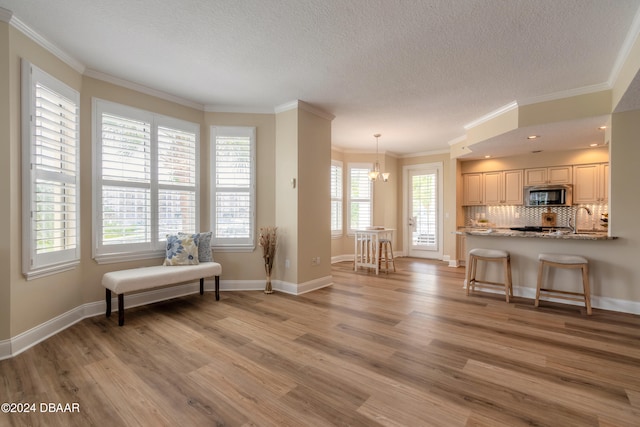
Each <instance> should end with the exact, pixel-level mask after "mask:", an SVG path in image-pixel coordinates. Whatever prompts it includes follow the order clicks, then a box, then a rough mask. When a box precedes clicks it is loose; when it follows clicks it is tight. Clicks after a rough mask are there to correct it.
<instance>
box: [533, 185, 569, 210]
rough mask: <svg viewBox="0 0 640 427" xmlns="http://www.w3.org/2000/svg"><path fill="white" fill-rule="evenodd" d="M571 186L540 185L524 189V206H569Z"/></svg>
mask: <svg viewBox="0 0 640 427" xmlns="http://www.w3.org/2000/svg"><path fill="white" fill-rule="evenodd" d="M572 190H573V189H572V187H571V185H540V186H534V187H525V188H524V205H525V206H571V202H572Z"/></svg>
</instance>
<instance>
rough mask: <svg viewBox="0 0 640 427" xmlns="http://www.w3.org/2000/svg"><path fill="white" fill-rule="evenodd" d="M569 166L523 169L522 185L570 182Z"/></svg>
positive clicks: (570, 168) (570, 169) (570, 172)
mask: <svg viewBox="0 0 640 427" xmlns="http://www.w3.org/2000/svg"><path fill="white" fill-rule="evenodd" d="M572 169H573V168H572V167H571V166H552V167H548V168H531V169H525V170H524V185H526V186H530V185H549V184H571V180H572V178H573V176H572Z"/></svg>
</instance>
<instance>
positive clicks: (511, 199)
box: [483, 169, 523, 205]
mask: <svg viewBox="0 0 640 427" xmlns="http://www.w3.org/2000/svg"><path fill="white" fill-rule="evenodd" d="M483 175H484V176H483V180H484V197H483V199H484V204H485V205H521V204H522V203H523V200H522V170H521V169H519V170H510V171H498V172H485V173H484V174H483Z"/></svg>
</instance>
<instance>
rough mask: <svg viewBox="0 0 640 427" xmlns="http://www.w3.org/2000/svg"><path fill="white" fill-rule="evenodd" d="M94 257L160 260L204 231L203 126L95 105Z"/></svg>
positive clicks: (110, 105)
mask: <svg viewBox="0 0 640 427" xmlns="http://www.w3.org/2000/svg"><path fill="white" fill-rule="evenodd" d="M94 114H95V116H94V128H95V135H94V153H96V162H95V163H96V169H95V172H96V176H95V178H94V181H95V188H94V211H95V215H96V218H97V221H96V229H95V230H94V257H95V258H96V259H97V260H98V261H99V262H109V261H121V260H124V259H139V258H149V257H155V256H159V255H161V254H162V253H163V249H164V243H165V241H166V235H167V234H173V233H177V232H187V233H189V232H191V233H192V232H196V231H197V230H198V223H199V220H198V218H199V215H198V212H199V207H198V206H199V181H198V170H199V167H198V162H197V159H198V153H199V139H200V133H199V128H200V127H199V125H198V124H195V123H190V122H185V121H182V120H178V119H173V118H170V117H165V116H160V115H158V114H154V113H151V112H147V111H143V110H138V109H134V108H130V107H127V106H124V105H119V104H114V103H111V102H107V101H103V100H99V99H94Z"/></svg>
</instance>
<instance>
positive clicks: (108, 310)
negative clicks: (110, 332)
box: [105, 289, 111, 318]
mask: <svg viewBox="0 0 640 427" xmlns="http://www.w3.org/2000/svg"><path fill="white" fill-rule="evenodd" d="M105 298H106V302H107V313H106V314H107V318H109V317H111V289H107V290H106V294H105Z"/></svg>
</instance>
